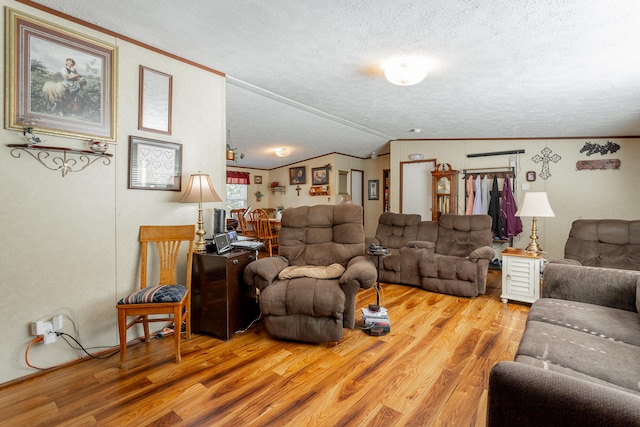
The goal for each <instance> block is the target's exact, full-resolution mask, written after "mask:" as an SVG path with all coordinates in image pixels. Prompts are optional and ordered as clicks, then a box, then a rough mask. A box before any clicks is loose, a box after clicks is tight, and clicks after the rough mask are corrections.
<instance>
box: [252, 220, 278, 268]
mask: <svg viewBox="0 0 640 427" xmlns="http://www.w3.org/2000/svg"><path fill="white" fill-rule="evenodd" d="M255 212H256V221H257V223H258V240H260V241H261V242H262V243H264V246H265V248H267V250H268V251H269V256H273V249H274V248H276V249H277V248H278V246H279V243H278V234H277V233H274V231H273V229H272V228H271V221H269V215H268V214H267V212H266V211H265V210H264V209H256V210H255Z"/></svg>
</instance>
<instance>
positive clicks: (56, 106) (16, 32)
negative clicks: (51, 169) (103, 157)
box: [5, 8, 118, 143]
mask: <svg viewBox="0 0 640 427" xmlns="http://www.w3.org/2000/svg"><path fill="white" fill-rule="evenodd" d="M5 30H6V34H5V55H6V60H5V128H6V129H13V130H20V131H22V130H24V128H25V127H33V128H35V129H37V131H38V133H41V134H50V135H61V136H66V137H70V138H78V139H98V140H101V141H106V142H110V143H115V142H116V139H117V136H116V133H117V126H116V117H117V114H116V110H117V106H116V78H117V77H116V70H117V57H118V55H117V47H116V46H113V45H110V44H108V43H104V42H102V41H100V40H97V39H94V38H91V37H88V36H86V35H84V34H81V33H78V32H75V31H71V30H68V29H65V28H63V27H61V26H58V25H56V24H52V23H50V22H46V21H43V20H40V19H38V18H35V17H33V16H30V15H27V14H23V13H22V12H18V11H16V10H14V9H11V8H6V10H5Z"/></svg>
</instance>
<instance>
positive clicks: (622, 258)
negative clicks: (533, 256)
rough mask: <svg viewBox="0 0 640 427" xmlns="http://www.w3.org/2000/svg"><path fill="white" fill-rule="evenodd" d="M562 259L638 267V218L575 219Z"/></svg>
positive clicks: (626, 267)
mask: <svg viewBox="0 0 640 427" xmlns="http://www.w3.org/2000/svg"><path fill="white" fill-rule="evenodd" d="M564 258H565V259H564V260H562V262H564V263H568V264H575V265H587V266H593V267H609V268H622V269H625V270H640V220H635V221H627V220H621V219H579V220H576V221H574V222H573V224H572V225H571V230H570V231H569V238H568V239H567V243H566V244H565V248H564ZM554 262H555V261H554Z"/></svg>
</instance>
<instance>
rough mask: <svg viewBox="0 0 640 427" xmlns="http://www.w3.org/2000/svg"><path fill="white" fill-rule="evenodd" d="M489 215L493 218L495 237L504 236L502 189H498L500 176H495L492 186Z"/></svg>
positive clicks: (492, 225)
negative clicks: (501, 205)
mask: <svg viewBox="0 0 640 427" xmlns="http://www.w3.org/2000/svg"><path fill="white" fill-rule="evenodd" d="M488 213H489V215H490V216H491V219H492V220H493V223H492V224H491V231H492V232H493V236H494V237H498V238H502V215H501V214H500V191H499V190H498V177H497V176H496V175H494V176H493V184H492V186H491V199H490V200H489V211H488Z"/></svg>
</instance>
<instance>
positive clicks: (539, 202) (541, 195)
mask: <svg viewBox="0 0 640 427" xmlns="http://www.w3.org/2000/svg"><path fill="white" fill-rule="evenodd" d="M516 216H525V217H538V218H542V217H552V216H556V215H555V214H554V213H553V210H552V209H551V205H550V204H549V199H548V198H547V193H546V192H544V191H528V192H526V193H524V197H523V198H522V204H521V205H520V208H519V209H518V212H516Z"/></svg>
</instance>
